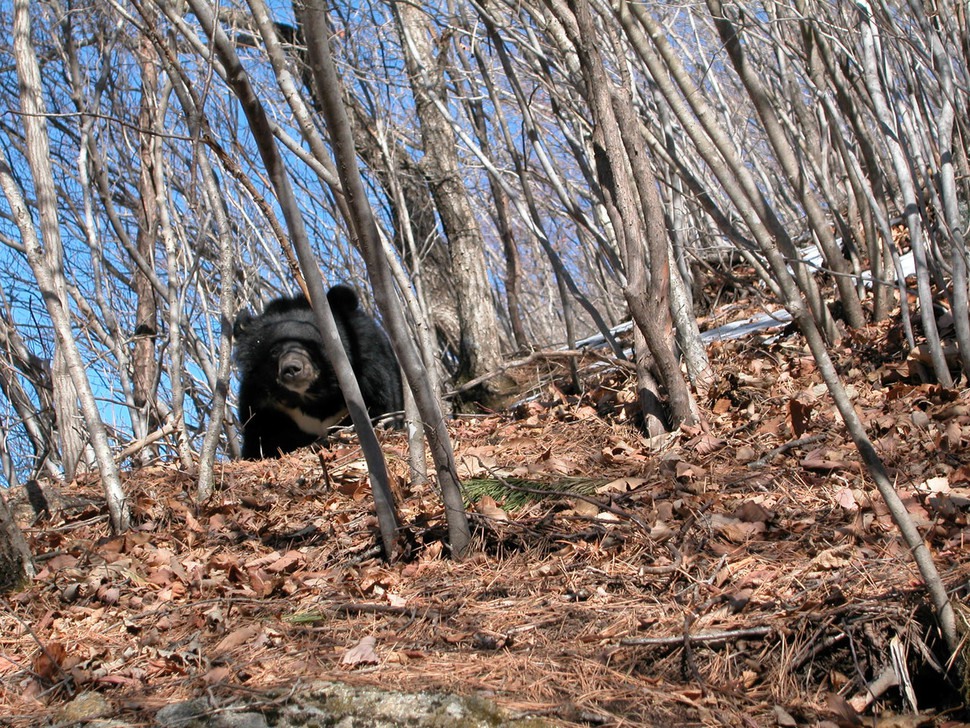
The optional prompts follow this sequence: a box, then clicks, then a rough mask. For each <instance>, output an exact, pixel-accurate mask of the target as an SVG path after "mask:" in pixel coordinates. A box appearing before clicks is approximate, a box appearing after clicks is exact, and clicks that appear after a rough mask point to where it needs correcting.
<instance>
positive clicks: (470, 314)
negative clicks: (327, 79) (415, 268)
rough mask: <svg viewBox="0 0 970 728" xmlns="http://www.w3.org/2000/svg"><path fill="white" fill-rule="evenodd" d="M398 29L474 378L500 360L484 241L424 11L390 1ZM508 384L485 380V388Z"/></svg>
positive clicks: (462, 352)
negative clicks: (443, 107) (444, 108)
mask: <svg viewBox="0 0 970 728" xmlns="http://www.w3.org/2000/svg"><path fill="white" fill-rule="evenodd" d="M393 8H394V12H395V15H396V17H397V19H398V23H399V29H400V33H401V42H402V46H403V48H404V55H405V59H406V65H407V73H408V78H409V79H410V82H411V89H412V92H413V94H414V99H415V106H416V108H417V114H418V119H419V122H420V126H421V140H422V146H423V148H424V158H423V161H422V171H423V172H424V175H425V177H426V178H427V180H428V184H429V186H430V187H431V194H432V195H433V197H434V200H435V205H436V207H437V210H438V215H439V218H440V219H441V226H442V228H443V229H444V231H445V235H446V236H447V238H448V243H449V245H450V247H451V273H452V276H453V279H452V285H453V286H454V288H455V291H456V292H457V294H458V315H459V316H460V318H461V342H460V345H459V358H460V361H461V364H460V372H459V377H460V378H461V379H463V380H469V379H473V378H475V377H478V376H481V375H482V374H485V373H487V372H490V371H493V370H496V369H499V368H500V367H501V364H502V349H501V341H500V331H499V327H498V322H497V319H496V315H495V309H494V305H493V303H492V295H491V290H490V286H489V283H488V274H487V269H486V266H485V241H484V238H483V236H482V231H481V228H480V227H479V225H478V222H477V219H476V216H475V211H474V209H473V208H472V205H471V200H470V199H469V197H468V191H467V189H466V188H465V184H464V181H463V179H462V172H461V168H460V165H459V162H458V152H457V147H456V144H455V136H454V133H453V132H452V129H451V124H450V123H449V121H448V119H447V118H445V116H444V115H443V114H442V113H441V111H440V110H439V109H438V108H437V106H436V104H435V102H434V98H432V97H433V96H437V97H438V99H440V100H444V99H445V98H446V96H445V91H444V81H443V79H442V78H441V76H440V75H432V72H433V71H434V69H438V68H440V59H438V58H436V57H435V56H434V54H433V53H432V50H431V40H432V30H431V26H430V23H429V22H428V17H427V15H426V14H425V13H424V11H423V10H421V9H419V8H418V7H417V6H415V5H413V4H411V3H405V2H395V3H394V4H393ZM506 384H507V382H506V380H505V379H504V378H502V377H497V378H493V379H491V380H488V384H486V385H485V387H486V389H487V390H488V391H489V392H497V391H500V390H501V389H502V388H504V386H505V385H506Z"/></svg>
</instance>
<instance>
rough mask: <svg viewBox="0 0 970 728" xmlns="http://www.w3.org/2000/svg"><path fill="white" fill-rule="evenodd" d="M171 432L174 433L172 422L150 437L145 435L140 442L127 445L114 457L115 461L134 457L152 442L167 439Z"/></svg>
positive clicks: (136, 441)
mask: <svg viewBox="0 0 970 728" xmlns="http://www.w3.org/2000/svg"><path fill="white" fill-rule="evenodd" d="M173 432H175V424H174V423H172V422H169V423H168V424H167V425H165V426H164V427H161V428H159V429H157V430H155V432H153V433H151V434H150V435H147V436H145V437H143V438H141V439H140V440H135V441H134V442H132V443H130V444H128V445H127V446H126V447H125V449H124V450H122V451H121V452H119V453H118V454H117V455H115V461H117V462H121V461H122V460H124V459H125V458H127V457H129V456H131V455H134V454H135V453H136V452H138V451H139V450H142V449H144V448H146V447H148V446H149V445H151V444H152V443H153V442H156V441H158V440H161V439H162V438H163V437H168V436H169V435H171V434H172V433H173Z"/></svg>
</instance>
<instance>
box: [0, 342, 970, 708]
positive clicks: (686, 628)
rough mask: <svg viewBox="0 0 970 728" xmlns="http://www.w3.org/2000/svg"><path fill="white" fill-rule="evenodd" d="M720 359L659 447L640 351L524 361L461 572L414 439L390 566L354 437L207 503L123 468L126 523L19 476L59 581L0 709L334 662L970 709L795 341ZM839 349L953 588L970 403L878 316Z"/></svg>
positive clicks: (300, 670)
mask: <svg viewBox="0 0 970 728" xmlns="http://www.w3.org/2000/svg"><path fill="white" fill-rule="evenodd" d="M774 333H777V332H774ZM711 355H712V358H713V362H714V365H715V367H716V370H717V372H718V381H717V383H716V385H715V386H714V388H713V389H712V391H711V393H710V395H709V400H708V401H707V402H705V403H704V404H705V406H706V407H707V410H708V411H709V412H711V413H712V415H711V420H710V423H709V424H710V429H709V431H702V430H696V431H680V432H678V433H676V434H673V435H670V436H668V437H665V438H661V439H659V440H655V441H649V440H647V439H646V438H645V437H644V436H643V435H642V434H640V432H639V430H638V429H637V428H636V426H635V420H636V406H635V404H634V387H633V381H632V378H631V374H630V371H629V368H628V367H626V366H622V365H620V364H617V363H616V362H604V361H603V360H602V358H601V357H590V358H589V359H588V360H587V361H583V362H580V363H579V364H580V375H581V379H582V381H583V382H584V385H585V391H584V392H583V393H582V394H569V393H567V390H566V389H565V384H564V382H565V381H567V380H566V377H565V371H564V370H563V369H561V368H560V363H558V362H559V361H560V360H550V363H549V364H548V366H546V365H536V364H535V363H534V362H533V363H532V365H531V366H530V367H529V368H528V369H521V370H519V371H517V372H516V376H517V377H518V379H519V381H520V382H521V383H522V385H523V393H524V394H525V393H530V392H531V394H532V395H534V396H533V397H532V398H531V399H527V400H523V403H521V404H519V405H518V406H515V407H513V408H511V409H510V411H508V412H502V413H496V414H488V415H481V416H465V417H461V418H457V419H455V420H453V421H452V422H451V423H450V428H451V432H452V435H453V439H454V444H455V447H456V451H457V457H458V459H459V461H460V467H461V475H462V478H463V479H465V480H466V481H467V482H468V487H469V493H470V495H473V496H474V497H475V498H476V499H477V501H476V504H475V505H474V506H473V510H474V512H475V515H474V516H473V522H474V527H475V533H476V551H475V553H474V555H472V556H471V557H470V558H468V559H467V560H464V561H461V562H458V561H454V560H451V559H450V558H448V554H447V552H446V550H445V549H444V548H443V545H442V537H443V535H444V523H443V518H442V510H441V506H440V503H439V501H438V498H437V497H436V495H435V492H434V489H433V487H432V486H428V485H420V486H418V485H409V484H408V475H407V474H408V465H407V459H406V445H405V441H404V434H403V433H402V432H384V433H381V438H382V441H383V443H384V446H385V451H386V453H387V456H388V460H389V467H390V469H391V473H392V478H393V482H394V486H395V489H396V495H397V497H398V499H399V503H400V512H401V520H402V523H404V524H406V525H407V527H408V535H409V542H410V553H409V554H408V556H407V558H405V559H403V560H401V561H400V562H399V563H395V564H390V565H389V564H386V563H383V562H382V561H381V560H380V558H379V554H378V553H377V551H376V546H375V544H376V530H375V522H374V518H373V516H372V514H371V508H370V499H369V493H368V483H367V475H366V469H365V467H364V464H363V460H362V459H361V456H360V453H359V450H358V449H357V448H356V445H355V440H354V438H353V437H352V436H350V435H348V436H345V437H342V438H341V439H340V440H339V441H338V442H336V443H334V445H333V447H331V448H330V449H329V450H326V451H323V452H322V453H319V454H317V453H311V452H303V453H300V454H297V455H294V456H291V457H288V458H284V459H282V460H279V461H262V462H256V463H243V462H239V463H225V464H223V465H221V466H220V470H219V476H220V489H219V491H218V492H217V494H216V495H215V496H214V497H213V498H212V499H211V500H209V501H208V502H205V503H202V504H198V503H196V502H195V501H194V498H193V493H194V489H195V485H196V480H195V477H194V476H193V474H192V473H186V472H181V471H179V470H178V469H177V468H176V467H175V466H174V465H164V464H163V465H158V466H157V467H152V468H146V469H141V470H137V471H133V472H130V473H128V474H127V476H126V481H125V488H126V491H127V493H129V495H130V501H131V506H132V509H133V512H134V520H135V523H136V526H135V528H134V529H133V530H132V531H131V532H130V533H127V534H124V535H122V536H118V537H112V536H111V535H110V532H109V529H108V525H107V518H106V511H105V508H104V504H103V500H102V498H101V497H100V493H99V489H98V484H97V482H96V480H95V479H93V478H91V479H88V480H83V481H82V482H78V483H75V484H72V485H71V486H70V487H63V488H62V489H61V490H60V492H59V493H58V492H56V491H55V490H53V489H52V488H48V489H47V494H48V497H49V501H50V507H51V514H50V517H49V518H48V519H46V520H37V521H34V520H33V516H32V512H31V511H30V510H29V508H28V507H27V506H26V498H25V497H23V496H22V494H13V498H12V500H13V501H14V502H15V504H19V505H18V508H19V510H18V512H19V513H20V515H21V516H22V518H23V521H24V523H25V525H26V528H27V532H28V535H29V538H30V541H31V545H32V547H33V550H34V553H35V554H36V555H37V558H38V565H39V568H40V569H41V572H40V574H39V576H38V577H37V578H36V579H35V580H34V581H33V582H32V583H31V584H30V585H29V586H28V587H27V588H26V589H25V590H23V591H21V592H19V593H16V594H12V595H8V597H7V598H6V599H5V601H4V602H3V603H2V604H3V606H2V610H0V723H4V724H9V725H16V726H20V725H37V724H51V725H53V724H56V723H60V724H72V725H73V724H81V723H82V722H83V720H84V719H87V718H92V717H96V716H99V715H100V716H102V717H104V716H107V717H113V718H118V719H121V720H122V721H125V722H126V723H129V724H141V725H145V724H151V722H152V720H153V718H154V716H155V714H156V712H157V711H158V710H159V709H160V708H161V707H163V706H165V705H169V704H172V703H177V702H180V701H185V700H188V699H190V698H193V697H196V696H200V695H207V696H209V697H210V698H211V703H210V704H211V705H213V706H215V708H216V709H218V706H220V705H235V704H238V702H239V701H240V700H244V701H245V702H247V703H248V704H250V705H252V706H256V708H255V709H257V710H259V709H261V707H260V706H266V705H279V704H280V703H281V701H282V702H285V701H286V700H287V699H288V697H287V696H292V695H295V694H298V692H299V690H300V686H301V685H306V684H309V683H311V682H313V681H316V680H323V679H327V680H339V681H343V682H347V683H351V684H366V685H374V686H379V687H382V688H387V689H401V690H408V691H415V690H423V689H427V690H434V691H444V692H453V693H457V694H462V695H477V696H484V697H487V698H489V699H491V700H494V701H495V702H496V703H497V704H498V705H499V706H501V707H502V708H503V709H505V710H506V711H508V712H509V714H511V715H517V714H528V715H533V716H542V717H545V718H547V719H549V720H550V721H552V722H553V723H555V724H562V725H567V726H570V725H576V726H579V725H593V726H596V725H604V726H634V725H710V726H719V725H737V726H756V725H757V726H760V725H779V726H796V725H832V724H837V725H883V726H888V725H893V726H915V725H922V724H926V725H940V726H942V725H959V724H960V721H961V720H963V719H964V718H965V717H966V716H965V713H964V712H963V709H962V707H961V706H960V702H959V697H958V696H959V691H958V686H957V682H958V680H957V677H956V676H951V677H949V678H948V677H946V676H944V674H943V672H942V670H943V668H942V667H941V665H940V664H939V656H938V653H939V650H940V640H939V638H938V635H937V630H936V628H935V625H934V622H933V618H932V615H931V613H930V610H929V608H928V600H927V598H926V596H925V594H924V592H923V590H922V588H921V586H920V579H919V575H918V574H917V572H916V569H915V567H914V565H913V563H912V560H911V559H910V557H909V555H908V553H907V549H906V547H905V545H904V544H902V543H901V541H900V539H899V538H898V537H897V534H896V530H895V528H894V526H893V524H892V522H891V520H890V518H889V516H888V514H887V512H886V509H885V508H884V507H883V505H882V503H881V502H880V500H879V497H878V494H877V493H876V492H875V490H874V489H873V488H872V487H871V485H870V483H869V481H868V479H867V477H866V475H865V473H864V472H863V469H862V467H861V465H860V460H859V457H858V455H857V453H856V452H855V449H854V448H853V446H852V445H851V443H850V442H849V441H848V439H847V437H846V433H845V430H844V428H843V427H842V425H841V424H840V421H839V417H838V415H837V414H836V413H835V411H834V408H833V407H832V405H831V403H830V400H829V398H828V395H827V393H826V391H825V388H824V385H823V384H822V383H821V379H820V377H819V375H818V372H817V371H816V369H815V366H814V364H813V361H812V359H811V356H810V355H809V354H808V352H807V350H806V349H805V348H804V347H803V346H802V344H801V342H800V339H799V338H798V337H796V336H793V335H782V336H780V337H778V338H777V339H769V338H767V334H764V335H760V336H759V337H756V338H748V339H745V340H742V341H733V342H726V343H721V344H716V345H714V346H713V347H712V349H711ZM836 358H837V360H838V363H839V365H840V367H841V370H842V373H843V375H844V378H845V381H846V382H847V383H848V384H849V387H850V391H851V393H852V396H853V397H854V400H855V402H856V405H857V407H858V408H859V410H860V411H861V412H862V413H863V416H864V418H865V420H866V422H867V424H868V426H869V430H870V433H871V434H872V436H873V438H874V439H875V440H876V442H877V446H878V448H879V452H880V453H881V454H882V456H883V457H884V458H885V461H886V463H887V465H888V466H889V467H890V468H891V471H892V473H893V474H894V475H895V477H896V480H897V483H898V488H899V490H900V492H901V493H902V495H903V496H904V499H905V501H906V503H907V504H908V506H909V510H910V512H911V514H912V516H913V517H914V518H915V519H916V521H917V523H918V525H919V527H920V528H921V530H922V531H923V532H924V533H925V534H926V538H927V540H928V541H929V543H930V544H931V546H932V548H933V551H934V553H935V555H936V557H937V563H938V566H939V568H940V569H941V571H942V573H943V575H944V577H945V580H946V583H947V585H948V586H949V587H950V588H951V589H952V590H954V593H955V594H956V596H957V597H958V598H959V599H961V600H962V599H963V597H964V594H965V592H966V590H967V585H968V577H970V568H968V558H967V546H966V545H965V541H966V540H967V537H968V535H970V531H968V528H967V517H966V513H967V508H968V506H970V456H968V454H967V449H966V445H967V441H968V439H970V393H968V391H967V390H965V389H962V390H944V389H941V388H940V387H938V386H935V385H927V384H920V383H919V378H918V367H919V364H918V361H916V359H915V358H913V359H907V357H906V353H905V352H902V353H900V347H899V343H898V336H897V335H896V332H895V331H894V330H893V329H891V328H888V327H885V328H872V329H870V330H868V331H866V332H863V333H861V334H857V335H854V336H853V337H851V339H850V340H848V341H847V342H846V344H845V346H844V348H842V349H840V350H839V351H837V352H836ZM900 683H901V684H900ZM867 686H868V689H867ZM79 696H82V697H83V698H84V699H85V700H88V701H89V702H88V703H87V704H91V705H93V706H94V707H93V708H91V709H90V710H89V711H88V712H87V713H85V712H84V708H83V706H82V707H80V708H79V706H78V702H79V700H81V698H79ZM91 696H94V697H95V698H96V699H95V700H93V701H91ZM72 711H73V712H72ZM918 711H923V712H922V713H919V712H918ZM79 716H80V717H79ZM859 716H861V717H859ZM888 716H892V717H888ZM825 721H829V722H828V723H826V722H825Z"/></svg>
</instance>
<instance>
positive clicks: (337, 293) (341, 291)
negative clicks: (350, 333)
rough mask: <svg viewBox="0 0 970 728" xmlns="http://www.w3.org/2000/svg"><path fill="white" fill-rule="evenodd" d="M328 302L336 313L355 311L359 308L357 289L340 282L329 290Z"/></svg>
mask: <svg viewBox="0 0 970 728" xmlns="http://www.w3.org/2000/svg"><path fill="white" fill-rule="evenodd" d="M327 302H328V303H329V304H330V308H331V310H332V311H333V312H334V313H353V312H354V311H356V310H357V303H358V301H357V291H355V290H354V289H353V288H351V287H350V286H348V285H346V284H344V283H338V284H337V285H335V286H334V287H333V288H331V289H330V290H329V291H327Z"/></svg>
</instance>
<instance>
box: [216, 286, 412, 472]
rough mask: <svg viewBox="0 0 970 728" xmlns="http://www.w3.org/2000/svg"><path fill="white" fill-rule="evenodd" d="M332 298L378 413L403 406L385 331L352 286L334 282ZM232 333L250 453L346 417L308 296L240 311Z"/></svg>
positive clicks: (303, 437) (295, 443)
mask: <svg viewBox="0 0 970 728" xmlns="http://www.w3.org/2000/svg"><path fill="white" fill-rule="evenodd" d="M327 300H328V301H329V302H330V308H331V310H332V311H333V317H334V320H335V321H336V322H337V331H338V332H339V333H340V339H341V341H342V342H343V345H344V350H345V351H346V352H347V356H348V358H349V359H350V364H351V366H352V367H353V369H354V373H355V374H356V375H357V382H358V383H359V385H360V391H361V394H362V395H363V397H364V404H365V405H367V411H368V412H369V413H370V415H371V416H372V417H376V416H379V415H382V414H387V413H390V412H399V411H401V410H402V409H403V407H404V405H403V396H402V393H401V372H400V370H399V369H398V366H397V360H396V359H395V358H394V351H393V350H392V349H391V344H390V342H389V341H388V340H387V336H386V335H385V334H384V332H383V331H382V330H381V329H380V327H379V326H378V325H377V323H376V322H375V321H374V320H373V319H372V318H371V317H370V316H368V315H367V314H366V313H364V312H363V311H362V310H361V309H360V307H359V306H358V301H357V294H356V293H355V292H354V290H353V289H352V288H350V287H349V286H345V285H337V286H334V287H333V288H331V289H330V291H329V292H328V293H327ZM233 334H234V336H235V339H236V362H237V364H238V365H239V372H240V386H239V421H240V423H241V424H242V427H243V457H244V458H246V459H247V460H255V459H258V458H264V457H276V456H277V455H279V454H280V453H286V452H290V451H291V450H296V449H297V448H300V447H303V446H305V445H309V444H311V443H313V442H315V441H316V440H318V439H319V438H320V437H321V436H323V435H324V434H325V429H326V428H327V427H331V426H333V425H335V424H337V423H338V422H340V421H341V420H343V419H344V418H345V417H346V414H347V411H346V405H345V403H344V398H343V394H341V392H340V387H339V385H338V384H337V377H336V375H335V374H334V371H333V367H332V366H331V365H330V362H329V361H328V360H327V357H326V355H325V354H324V352H323V340H322V338H321V336H320V331H319V329H318V328H317V323H316V317H315V316H314V314H313V310H312V309H311V308H310V304H309V302H307V301H306V299H304V298H303V297H302V296H295V297H289V298H278V299H276V300H274V301H272V302H271V303H270V304H268V305H267V306H266V308H265V310H264V311H263V313H262V314H261V315H260V316H256V317H253V316H252V315H251V314H250V313H249V312H248V311H244V312H242V313H240V314H239V316H238V317H237V318H236V323H235V325H234V326H233Z"/></svg>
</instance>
